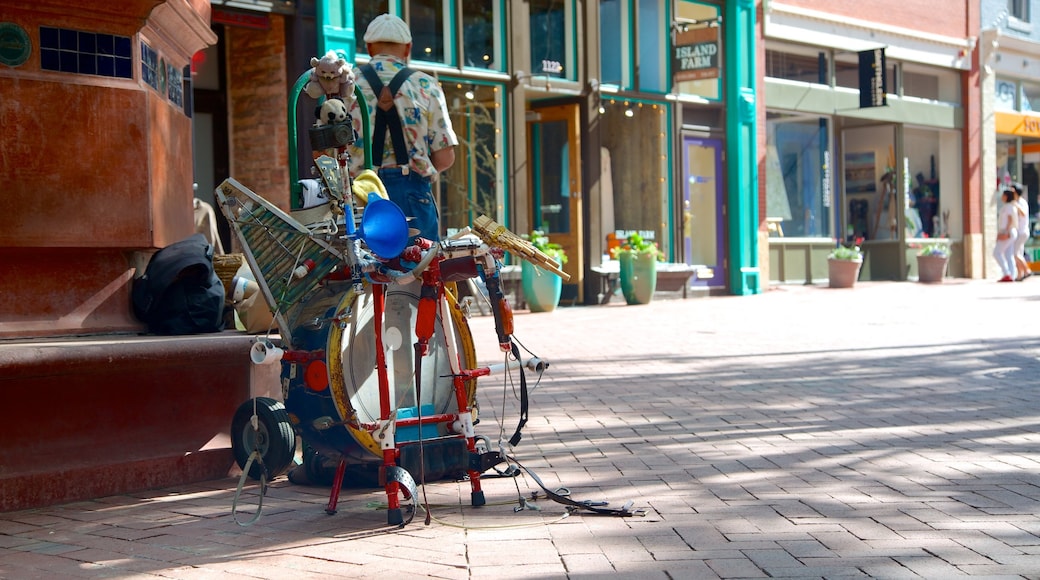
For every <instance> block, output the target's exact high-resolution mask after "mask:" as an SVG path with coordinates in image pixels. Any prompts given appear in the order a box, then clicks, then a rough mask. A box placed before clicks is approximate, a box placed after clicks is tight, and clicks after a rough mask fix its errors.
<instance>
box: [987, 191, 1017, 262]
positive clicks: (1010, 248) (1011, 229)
mask: <svg viewBox="0 0 1040 580" xmlns="http://www.w3.org/2000/svg"><path fill="white" fill-rule="evenodd" d="M1000 197H1001V201H1002V203H1001V205H1000V213H998V214H997V243H996V244H994V246H993V257H994V258H995V259H996V260H997V265H999V266H1000V270H1001V272H1003V277H1002V278H1001V279H1000V280H998V281H999V282H1013V281H1014V280H1015V277H1014V275H1015V258H1014V251H1015V240H1016V238H1018V208H1017V207H1016V206H1015V204H1014V197H1015V192H1013V191H1012V190H1010V189H1005V190H1004V193H1003V194H1001V196H1000Z"/></svg>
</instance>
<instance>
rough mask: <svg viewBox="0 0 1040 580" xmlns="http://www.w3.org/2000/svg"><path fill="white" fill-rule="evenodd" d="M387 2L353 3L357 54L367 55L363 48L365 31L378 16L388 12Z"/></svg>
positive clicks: (372, 0)
mask: <svg viewBox="0 0 1040 580" xmlns="http://www.w3.org/2000/svg"><path fill="white" fill-rule="evenodd" d="M388 4H389V2H387V1H386V0H381V1H380V0H355V1H354V34H355V36H356V37H357V38H356V39H355V46H356V52H357V54H368V48H367V47H366V46H365V31H366V30H368V25H369V24H371V23H372V20H374V19H375V17H376V16H379V15H380V14H385V13H387V12H389V11H390V7H389V5H388Z"/></svg>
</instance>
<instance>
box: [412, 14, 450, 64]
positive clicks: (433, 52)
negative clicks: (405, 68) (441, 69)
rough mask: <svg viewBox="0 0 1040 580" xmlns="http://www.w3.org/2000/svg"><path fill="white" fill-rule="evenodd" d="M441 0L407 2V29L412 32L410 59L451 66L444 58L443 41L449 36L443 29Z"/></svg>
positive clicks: (444, 16) (443, 19)
mask: <svg viewBox="0 0 1040 580" xmlns="http://www.w3.org/2000/svg"><path fill="white" fill-rule="evenodd" d="M444 4H445V3H444V2H443V1H441V0H409V2H408V21H409V22H408V27H409V28H411V30H412V58H414V59H415V60H425V61H430V62H442V63H447V64H452V63H451V60H452V59H448V58H446V56H447V55H446V54H445V48H444V40H445V39H447V38H451V35H450V34H449V33H448V31H446V30H445V28H444V23H445V21H446V20H447V19H446V15H445V9H446V7H445V5H444Z"/></svg>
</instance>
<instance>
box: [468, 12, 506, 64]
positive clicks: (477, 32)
mask: <svg viewBox="0 0 1040 580" xmlns="http://www.w3.org/2000/svg"><path fill="white" fill-rule="evenodd" d="M501 27H502V2H501V0H462V43H463V53H462V62H463V64H464V65H465V66H467V67H474V68H484V69H491V70H504V69H503V65H504V64H505V59H504V58H502V46H501V38H502V36H503V35H502V34H500V33H498V32H499V31H500V29H501Z"/></svg>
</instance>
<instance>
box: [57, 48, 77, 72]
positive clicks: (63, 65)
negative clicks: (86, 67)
mask: <svg viewBox="0 0 1040 580" xmlns="http://www.w3.org/2000/svg"><path fill="white" fill-rule="evenodd" d="M78 56H79V55H77V54H76V53H74V52H69V51H67V50H62V51H59V52H58V60H59V62H60V64H59V65H58V70H60V71H61V72H67V73H75V72H79V58H78Z"/></svg>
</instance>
